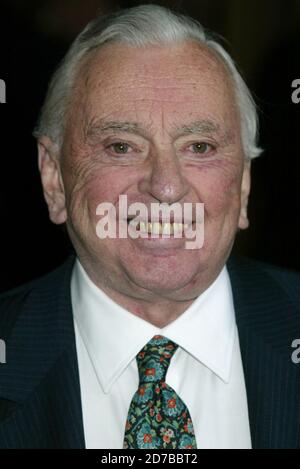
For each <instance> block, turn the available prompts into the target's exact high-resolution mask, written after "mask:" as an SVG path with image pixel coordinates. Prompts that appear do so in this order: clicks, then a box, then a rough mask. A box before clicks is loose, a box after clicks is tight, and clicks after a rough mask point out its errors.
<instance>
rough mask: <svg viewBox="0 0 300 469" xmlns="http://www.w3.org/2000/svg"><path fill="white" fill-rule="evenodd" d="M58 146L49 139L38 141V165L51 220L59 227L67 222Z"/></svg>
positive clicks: (44, 138)
mask: <svg viewBox="0 0 300 469" xmlns="http://www.w3.org/2000/svg"><path fill="white" fill-rule="evenodd" d="M58 157H59V152H58V148H57V145H56V144H54V143H53V142H52V140H51V139H50V138H48V137H45V136H43V137H41V138H40V139H39V140H38V164H39V170H40V175H41V180H42V186H43V191H44V197H45V200H46V203H47V205H48V210H49V217H50V220H51V221H52V222H53V223H55V224H57V225H59V224H61V223H64V222H65V221H66V220H67V211H66V200H65V191H64V185H63V180H62V177H61V172H60V164H59V158H58Z"/></svg>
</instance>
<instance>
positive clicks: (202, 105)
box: [74, 42, 236, 125]
mask: <svg viewBox="0 0 300 469" xmlns="http://www.w3.org/2000/svg"><path fill="white" fill-rule="evenodd" d="M74 94H75V100H76V102H77V103H78V104H79V106H77V108H79V109H81V112H82V113H83V114H84V118H85V119H87V120H89V119H95V118H97V117H99V118H102V117H104V118H110V119H115V118H118V119H119V118H124V119H127V120H131V119H133V120H136V119H137V118H138V119H139V120H147V119H148V120H149V119H151V120H155V119H156V117H157V118H160V119H163V120H164V123H168V122H170V123H172V122H173V123H175V124H178V125H182V124H184V123H185V121H186V120H193V119H197V118H206V119H210V120H211V119H213V120H215V121H216V122H217V123H218V124H222V122H223V124H224V123H225V122H226V121H227V122H228V121H230V120H235V119H236V106H235V98H234V92H233V87H232V83H231V79H230V77H229V74H228V72H227V69H226V67H225V65H224V64H223V63H222V61H221V60H220V59H219V58H217V57H216V56H215V55H214V54H213V53H212V52H211V51H209V50H208V49H207V48H205V47H204V46H201V45H199V44H197V43H195V42H186V43H183V44H179V45H170V46H148V47H143V48H137V47H133V46H126V45H120V44H109V45H106V46H104V47H102V48H101V49H100V50H98V51H95V52H93V53H92V54H91V55H90V56H88V57H87V58H86V60H85V62H83V64H82V66H81V70H80V73H79V77H78V80H77V86H76V90H75V93H74Z"/></svg>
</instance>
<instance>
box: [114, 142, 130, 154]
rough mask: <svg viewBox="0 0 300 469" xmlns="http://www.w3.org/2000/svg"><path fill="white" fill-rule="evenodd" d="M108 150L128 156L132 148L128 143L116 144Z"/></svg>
mask: <svg viewBox="0 0 300 469" xmlns="http://www.w3.org/2000/svg"><path fill="white" fill-rule="evenodd" d="M108 148H109V149H111V150H112V151H113V152H114V153H117V154H118V155H126V153H128V151H129V149H130V148H131V147H130V146H129V145H128V143H125V142H116V143H112V144H111V145H109V147H108Z"/></svg>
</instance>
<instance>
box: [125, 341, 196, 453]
mask: <svg viewBox="0 0 300 469" xmlns="http://www.w3.org/2000/svg"><path fill="white" fill-rule="evenodd" d="M177 348H178V345H176V344H175V343H174V342H172V341H171V340H169V339H167V338H166V337H163V336H161V335H155V336H154V337H153V338H152V339H151V340H150V341H149V342H148V343H147V344H146V345H145V347H144V348H143V349H142V350H141V351H140V352H139V353H138V355H137V357H136V359H137V365H138V370H139V378H140V382H139V387H138V390H137V391H136V393H135V394H134V396H133V398H132V401H131V404H130V407H129V411H128V417H127V421H126V428H125V438H124V446H123V448H124V449H127V448H128V449H134V448H140V449H165V448H169V449H187V448H197V446H196V439H195V434H194V428H193V423H192V420H191V417H190V414H189V411H188V409H187V407H186V405H185V404H184V402H183V401H182V400H181V399H180V397H179V396H178V395H177V394H176V392H175V391H174V389H172V388H171V387H170V386H169V385H168V384H166V382H165V377H166V374H167V370H168V367H169V364H170V361H171V358H172V356H173V354H174V353H175V352H176V350H177Z"/></svg>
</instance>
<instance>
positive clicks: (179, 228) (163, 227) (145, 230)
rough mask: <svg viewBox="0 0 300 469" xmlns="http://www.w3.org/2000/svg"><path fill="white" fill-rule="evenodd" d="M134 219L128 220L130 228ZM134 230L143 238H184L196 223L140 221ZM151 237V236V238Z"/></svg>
mask: <svg viewBox="0 0 300 469" xmlns="http://www.w3.org/2000/svg"><path fill="white" fill-rule="evenodd" d="M131 221H132V218H129V219H128V220H127V224H128V226H129V224H130V222H131ZM132 227H134V229H135V230H136V231H137V232H138V233H140V235H142V236H143V237H148V238H149V237H150V238H151V237H152V236H153V237H155V238H158V237H162V238H170V237H177V238H178V237H184V233H185V232H187V231H188V230H190V229H191V228H193V227H194V222H190V223H181V222H176V221H174V222H165V221H153V222H149V221H145V220H139V221H138V222H137V224H135V225H132ZM149 235H150V236H149Z"/></svg>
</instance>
